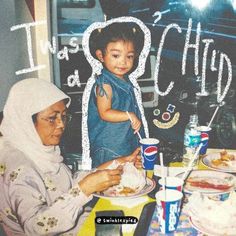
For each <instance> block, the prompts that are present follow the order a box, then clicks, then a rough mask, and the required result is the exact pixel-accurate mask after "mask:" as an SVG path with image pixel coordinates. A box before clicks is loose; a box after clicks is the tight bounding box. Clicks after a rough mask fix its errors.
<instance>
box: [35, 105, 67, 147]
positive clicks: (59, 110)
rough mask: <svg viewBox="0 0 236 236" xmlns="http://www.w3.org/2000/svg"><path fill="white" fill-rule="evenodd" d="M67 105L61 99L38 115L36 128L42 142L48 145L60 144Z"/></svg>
mask: <svg viewBox="0 0 236 236" xmlns="http://www.w3.org/2000/svg"><path fill="white" fill-rule="evenodd" d="M65 122H66V106H65V103H64V101H59V102H57V103H55V104H53V105H51V106H50V107H48V108H46V109H45V110H43V111H41V112H39V113H38V114H37V117H36V122H35V124H34V125H35V128H36V130H37V132H38V135H39V137H40V139H41V141H42V143H43V144H44V145H46V146H51V145H52V146H54V145H58V144H59V142H60V140H61V136H62V134H63V132H64V129H65Z"/></svg>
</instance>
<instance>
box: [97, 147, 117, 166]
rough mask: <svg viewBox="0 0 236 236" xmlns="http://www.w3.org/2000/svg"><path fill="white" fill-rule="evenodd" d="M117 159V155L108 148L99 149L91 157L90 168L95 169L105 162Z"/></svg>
mask: <svg viewBox="0 0 236 236" xmlns="http://www.w3.org/2000/svg"><path fill="white" fill-rule="evenodd" d="M117 157H120V155H119V154H118V153H115V152H113V151H112V150H110V149H108V148H99V149H97V150H96V151H95V152H94V153H93V155H92V168H96V167H97V166H99V165H101V164H103V163H105V162H107V161H110V160H114V159H116V158H117Z"/></svg>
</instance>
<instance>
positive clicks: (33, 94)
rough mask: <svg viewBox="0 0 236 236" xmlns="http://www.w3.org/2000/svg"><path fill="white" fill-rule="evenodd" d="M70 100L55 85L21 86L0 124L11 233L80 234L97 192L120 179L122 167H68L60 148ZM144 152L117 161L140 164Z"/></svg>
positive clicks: (29, 82)
mask: <svg viewBox="0 0 236 236" xmlns="http://www.w3.org/2000/svg"><path fill="white" fill-rule="evenodd" d="M69 104H70V98H69V97H68V96H67V95H65V94H64V93H63V92H62V91H61V90H59V89H58V88H57V87H56V86H54V85H53V84H51V83H48V82H46V81H44V80H40V79H25V80H22V81H20V82H18V83H16V84H15V85H14V86H13V87H12V89H11V91H10V93H9V97H8V99H7V102H6V105H5V107H4V118H3V121H2V124H1V126H0V131H1V133H2V135H3V136H2V137H1V138H0V189H1V191H0V222H1V223H2V225H3V228H4V230H5V232H6V233H7V235H14V236H16V235H17V236H22V235H30V236H36V235H58V234H65V235H67V234H68V235H76V232H78V227H79V225H81V223H82V219H83V217H81V214H82V212H83V206H84V205H85V204H86V203H87V202H88V201H90V200H91V199H92V195H91V194H92V193H94V192H97V191H103V190H105V189H107V188H108V187H110V186H112V185H116V184H118V183H119V181H120V178H121V177H120V175H121V173H122V169H121V168H117V169H115V170H108V169H105V168H106V167H107V166H108V165H109V163H104V164H103V165H102V166H100V167H98V169H97V170H94V171H91V172H89V173H88V172H87V173H84V172H83V173H79V174H78V173H77V176H74V178H73V177H72V175H71V172H70V170H69V168H68V167H67V166H66V165H64V164H63V162H62V161H63V158H62V156H61V155H60V149H59V147H58V144H59V142H60V139H61V136H62V134H63V131H64V129H65V125H66V122H67V121H68V119H69V117H68V114H67V107H68V106H69ZM138 152H139V150H136V151H135V152H134V153H133V154H132V155H131V156H127V157H123V158H118V161H119V162H120V163H122V162H126V161H130V162H131V161H132V162H135V163H136V165H137V166H140V165H141V163H140V160H139V157H137V154H138Z"/></svg>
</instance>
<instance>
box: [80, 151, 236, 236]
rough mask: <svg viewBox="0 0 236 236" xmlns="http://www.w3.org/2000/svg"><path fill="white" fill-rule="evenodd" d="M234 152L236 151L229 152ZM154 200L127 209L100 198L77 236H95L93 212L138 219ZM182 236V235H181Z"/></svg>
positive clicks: (178, 163) (174, 165)
mask: <svg viewBox="0 0 236 236" xmlns="http://www.w3.org/2000/svg"><path fill="white" fill-rule="evenodd" d="M220 150H222V149H208V150H207V153H208V154H209V153H214V152H219V151H220ZM230 151H234V152H236V150H230ZM170 166H172V167H178V166H182V164H181V163H180V162H176V163H171V165H170ZM198 169H207V167H206V166H204V165H203V164H202V163H201V162H199V165H198ZM151 176H152V172H150V171H149V172H148V177H151ZM153 201H155V199H152V198H150V197H147V201H146V202H143V203H141V204H139V205H137V206H135V207H132V208H128V207H124V206H118V205H113V204H112V203H111V202H110V200H107V199H102V198H100V199H99V200H98V202H97V203H96V205H95V206H94V208H93V210H92V211H91V213H90V215H89V217H88V218H87V219H86V221H85V222H84V224H83V226H82V227H81V229H80V231H79V232H78V234H77V236H93V235H95V221H94V220H95V212H96V211H104V210H122V211H123V212H124V214H125V216H135V217H137V218H138V219H139V218H140V214H141V212H142V209H143V207H144V205H146V204H147V203H149V202H153ZM133 233H134V231H133V230H132V231H131V232H123V236H133ZM181 235H183V234H181ZM199 235H200V234H199Z"/></svg>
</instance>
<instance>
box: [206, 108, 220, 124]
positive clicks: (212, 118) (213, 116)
mask: <svg viewBox="0 0 236 236" xmlns="http://www.w3.org/2000/svg"><path fill="white" fill-rule="evenodd" d="M219 108H220V105H218V106H217V107H216V109H215V112H214V114H213V115H212V117H211V120H210V122H209V124H208V126H207V127H208V128H210V127H211V124H212V122H213V120H214V118H215V116H216V113H217V111H218V110H219Z"/></svg>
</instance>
